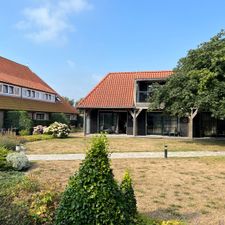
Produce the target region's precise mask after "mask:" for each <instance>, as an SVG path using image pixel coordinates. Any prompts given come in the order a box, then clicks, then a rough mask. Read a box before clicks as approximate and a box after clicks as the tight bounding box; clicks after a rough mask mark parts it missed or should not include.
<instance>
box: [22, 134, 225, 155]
mask: <svg viewBox="0 0 225 225" xmlns="http://www.w3.org/2000/svg"><path fill="white" fill-rule="evenodd" d="M90 140H91V137H89V136H88V137H84V136H82V135H80V134H72V135H71V136H70V137H69V138H67V139H51V140H43V141H37V142H29V143H27V144H26V147H27V153H28V154H49V153H84V152H85V151H86V150H87V148H88V146H89V144H90ZM109 144H110V151H111V152H143V151H163V149H164V145H168V150H169V151H225V139H223V140H216V139H195V140H189V139H182V138H150V137H126V136H124V137H121V136H118V137H116V136H114V137H109Z"/></svg>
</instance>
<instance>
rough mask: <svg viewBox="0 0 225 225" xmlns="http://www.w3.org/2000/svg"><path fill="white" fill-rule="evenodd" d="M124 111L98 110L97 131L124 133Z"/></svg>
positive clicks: (125, 117) (125, 124)
mask: <svg viewBox="0 0 225 225" xmlns="http://www.w3.org/2000/svg"><path fill="white" fill-rule="evenodd" d="M126 126H127V113H126V112H99V131H105V132H107V133H116V134H119V133H126Z"/></svg>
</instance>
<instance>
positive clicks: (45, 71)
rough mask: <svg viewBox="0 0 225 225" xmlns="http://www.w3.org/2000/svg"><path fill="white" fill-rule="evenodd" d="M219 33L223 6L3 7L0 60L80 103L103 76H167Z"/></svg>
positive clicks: (186, 0)
mask: <svg viewBox="0 0 225 225" xmlns="http://www.w3.org/2000/svg"><path fill="white" fill-rule="evenodd" d="M223 28H225V1H224V0H214V1H212V0H139V1H138V0H19V1H15V0H8V1H3V0H2V1H1V8H0V35H1V36H0V55H1V56H3V57H6V58H9V59H12V60H15V61H17V62H19V63H22V64H25V65H28V66H29V67H30V68H31V69H32V70H33V71H34V72H35V73H37V74H38V75H39V76H40V77H41V78H42V79H44V80H45V81H46V82H47V83H48V84H50V85H51V86H52V87H53V88H54V89H55V90H56V91H57V92H59V93H60V94H61V95H63V96H68V97H70V98H74V99H75V100H78V99H79V98H81V97H84V96H85V95H86V94H87V93H88V92H89V91H90V90H91V89H92V88H93V86H95V85H96V84H97V83H98V81H99V80H100V79H101V78H102V77H103V76H104V75H105V74H107V73H108V72H113V71H146V70H168V69H172V68H174V67H175V66H176V63H177V61H178V59H179V58H180V57H183V56H185V54H186V53H187V51H188V50H189V49H191V48H196V47H197V45H198V44H199V43H201V42H203V41H207V40H208V39H209V38H210V37H212V36H213V35H215V34H216V33H218V32H219V31H220V30H221V29H223Z"/></svg>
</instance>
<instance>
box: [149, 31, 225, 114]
mask: <svg viewBox="0 0 225 225" xmlns="http://www.w3.org/2000/svg"><path fill="white" fill-rule="evenodd" d="M162 105H163V107H164V110H165V111H166V112H168V113H170V114H172V115H178V116H190V115H191V113H192V112H193V109H194V110H198V111H208V112H211V114H212V115H213V116H214V117H216V118H225V33H224V31H222V32H220V33H219V34H217V35H216V36H215V37H213V38H211V40H210V41H208V42H205V43H202V44H200V45H199V46H198V48H197V49H193V50H190V51H189V52H188V54H187V56H186V57H184V58H182V59H180V60H179V62H178V65H177V67H176V68H175V69H174V75H172V76H171V77H170V78H169V79H168V80H167V82H166V84H165V85H163V86H160V85H157V84H156V85H154V92H153V95H152V97H150V107H149V109H150V110H154V109H159V108H160V106H162Z"/></svg>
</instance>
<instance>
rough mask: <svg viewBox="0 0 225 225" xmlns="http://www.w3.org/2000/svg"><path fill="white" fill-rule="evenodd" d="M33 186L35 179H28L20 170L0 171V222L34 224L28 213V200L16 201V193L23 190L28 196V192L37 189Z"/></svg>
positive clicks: (5, 224)
mask: <svg viewBox="0 0 225 225" xmlns="http://www.w3.org/2000/svg"><path fill="white" fill-rule="evenodd" d="M35 186H37V181H35V182H34V181H32V180H30V179H29V178H27V177H25V176H24V174H23V173H21V172H16V171H7V172H2V171H0V202H1V207H0V224H4V225H21V224H23V225H34V221H33V218H32V216H30V215H29V204H28V201H26V200H25V199H24V200H22V201H18V195H19V193H20V192H24V193H25V196H28V195H29V193H30V192H33V191H37V188H34V187H35ZM16 199H17V201H16Z"/></svg>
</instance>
